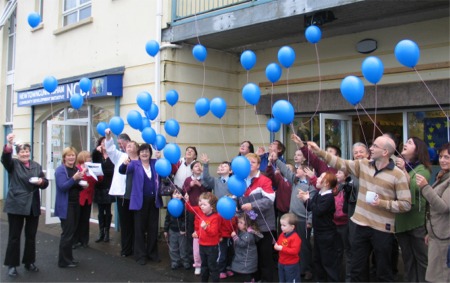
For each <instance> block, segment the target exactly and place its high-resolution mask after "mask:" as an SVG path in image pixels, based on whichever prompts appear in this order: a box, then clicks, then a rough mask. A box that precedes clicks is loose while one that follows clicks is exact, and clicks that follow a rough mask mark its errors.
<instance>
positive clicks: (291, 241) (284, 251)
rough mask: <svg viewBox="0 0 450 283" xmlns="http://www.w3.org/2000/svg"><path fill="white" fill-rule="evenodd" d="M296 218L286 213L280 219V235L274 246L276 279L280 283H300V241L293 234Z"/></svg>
mask: <svg viewBox="0 0 450 283" xmlns="http://www.w3.org/2000/svg"><path fill="white" fill-rule="evenodd" d="M297 222H298V221H297V217H296V216H295V214H293V213H286V214H284V215H283V216H281V218H280V224H281V231H282V233H281V234H280V236H279V237H278V241H277V242H276V243H275V245H274V247H273V248H274V249H275V250H277V251H279V254H280V257H279V259H278V278H279V280H280V282H300V280H301V279H300V265H299V261H300V257H299V253H300V247H301V244H302V240H301V239H300V237H299V236H298V234H297V232H295V226H296V225H297Z"/></svg>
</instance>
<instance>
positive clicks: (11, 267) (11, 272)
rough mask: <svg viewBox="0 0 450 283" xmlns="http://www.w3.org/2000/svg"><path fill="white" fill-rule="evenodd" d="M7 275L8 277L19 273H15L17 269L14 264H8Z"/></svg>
mask: <svg viewBox="0 0 450 283" xmlns="http://www.w3.org/2000/svg"><path fill="white" fill-rule="evenodd" d="M8 275H9V277H16V276H17V275H19V273H17V269H16V267H15V266H10V267H9V268H8Z"/></svg>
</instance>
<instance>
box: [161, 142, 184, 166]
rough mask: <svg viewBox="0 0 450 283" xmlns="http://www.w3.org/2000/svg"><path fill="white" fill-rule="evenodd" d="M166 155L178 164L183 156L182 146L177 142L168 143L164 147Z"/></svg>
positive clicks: (173, 162) (171, 161) (170, 160)
mask: <svg viewBox="0 0 450 283" xmlns="http://www.w3.org/2000/svg"><path fill="white" fill-rule="evenodd" d="M164 157H165V158H166V159H167V160H169V162H170V163H172V164H176V163H177V162H178V161H179V160H180V158H181V150H180V147H179V146H178V145H177V144H176V143H168V144H166V146H165V147H164Z"/></svg>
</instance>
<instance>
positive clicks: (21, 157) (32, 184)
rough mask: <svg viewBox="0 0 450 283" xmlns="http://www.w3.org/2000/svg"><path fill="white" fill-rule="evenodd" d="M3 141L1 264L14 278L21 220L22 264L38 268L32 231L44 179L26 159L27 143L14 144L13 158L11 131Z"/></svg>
mask: <svg viewBox="0 0 450 283" xmlns="http://www.w3.org/2000/svg"><path fill="white" fill-rule="evenodd" d="M6 140H7V141H8V143H7V144H6V145H5V147H4V148H3V153H2V164H3V166H4V167H5V169H6V171H8V180H9V182H8V194H7V196H6V200H5V207H4V209H3V211H4V212H6V213H7V214H8V226H9V235H8V246H7V248H6V255H5V262H4V265H6V266H8V275H9V276H11V277H16V276H17V275H18V273H17V270H16V266H19V265H20V238H21V235H22V228H23V223H24V222H25V248H24V251H23V257H22V263H24V264H25V269H26V270H28V271H32V272H37V271H39V268H37V267H36V265H34V263H35V261H36V232H37V228H38V224H39V215H40V214H41V200H40V196H39V189H45V188H47V186H48V180H47V179H46V178H45V175H44V172H42V168H41V165H39V164H38V163H37V162H34V161H32V160H30V150H31V146H30V145H29V144H19V145H16V152H17V158H12V153H13V145H14V134H13V133H11V134H8V136H7V137H6ZM30 178H35V179H36V180H31V179H30Z"/></svg>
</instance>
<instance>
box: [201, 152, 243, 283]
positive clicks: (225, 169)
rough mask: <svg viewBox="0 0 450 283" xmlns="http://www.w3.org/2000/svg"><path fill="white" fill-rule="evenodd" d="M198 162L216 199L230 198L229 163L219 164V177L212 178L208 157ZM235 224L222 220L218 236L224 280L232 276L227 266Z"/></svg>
mask: <svg viewBox="0 0 450 283" xmlns="http://www.w3.org/2000/svg"><path fill="white" fill-rule="evenodd" d="M200 160H201V161H202V163H203V180H204V182H205V183H206V184H207V186H208V188H212V189H213V190H214V195H215V196H216V197H217V198H218V199H220V198H221V197H223V196H225V195H228V196H232V195H231V194H230V192H229V191H228V178H229V177H230V175H231V174H232V170H231V164H230V162H228V161H223V162H222V163H221V164H219V166H218V167H217V175H219V176H218V177H216V178H214V177H212V176H211V175H209V164H208V163H209V158H208V155H206V154H204V153H203V154H202V155H201V157H200ZM235 222H236V220H235V218H233V219H232V220H225V219H222V223H223V225H221V226H220V234H221V237H222V239H221V240H220V243H219V249H220V255H219V261H218V265H219V272H220V279H225V278H227V277H231V276H233V275H234V274H233V272H232V271H231V270H227V266H230V264H231V261H232V259H233V242H232V238H231V232H232V231H233V230H234V229H233V225H234V226H236V225H235Z"/></svg>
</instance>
